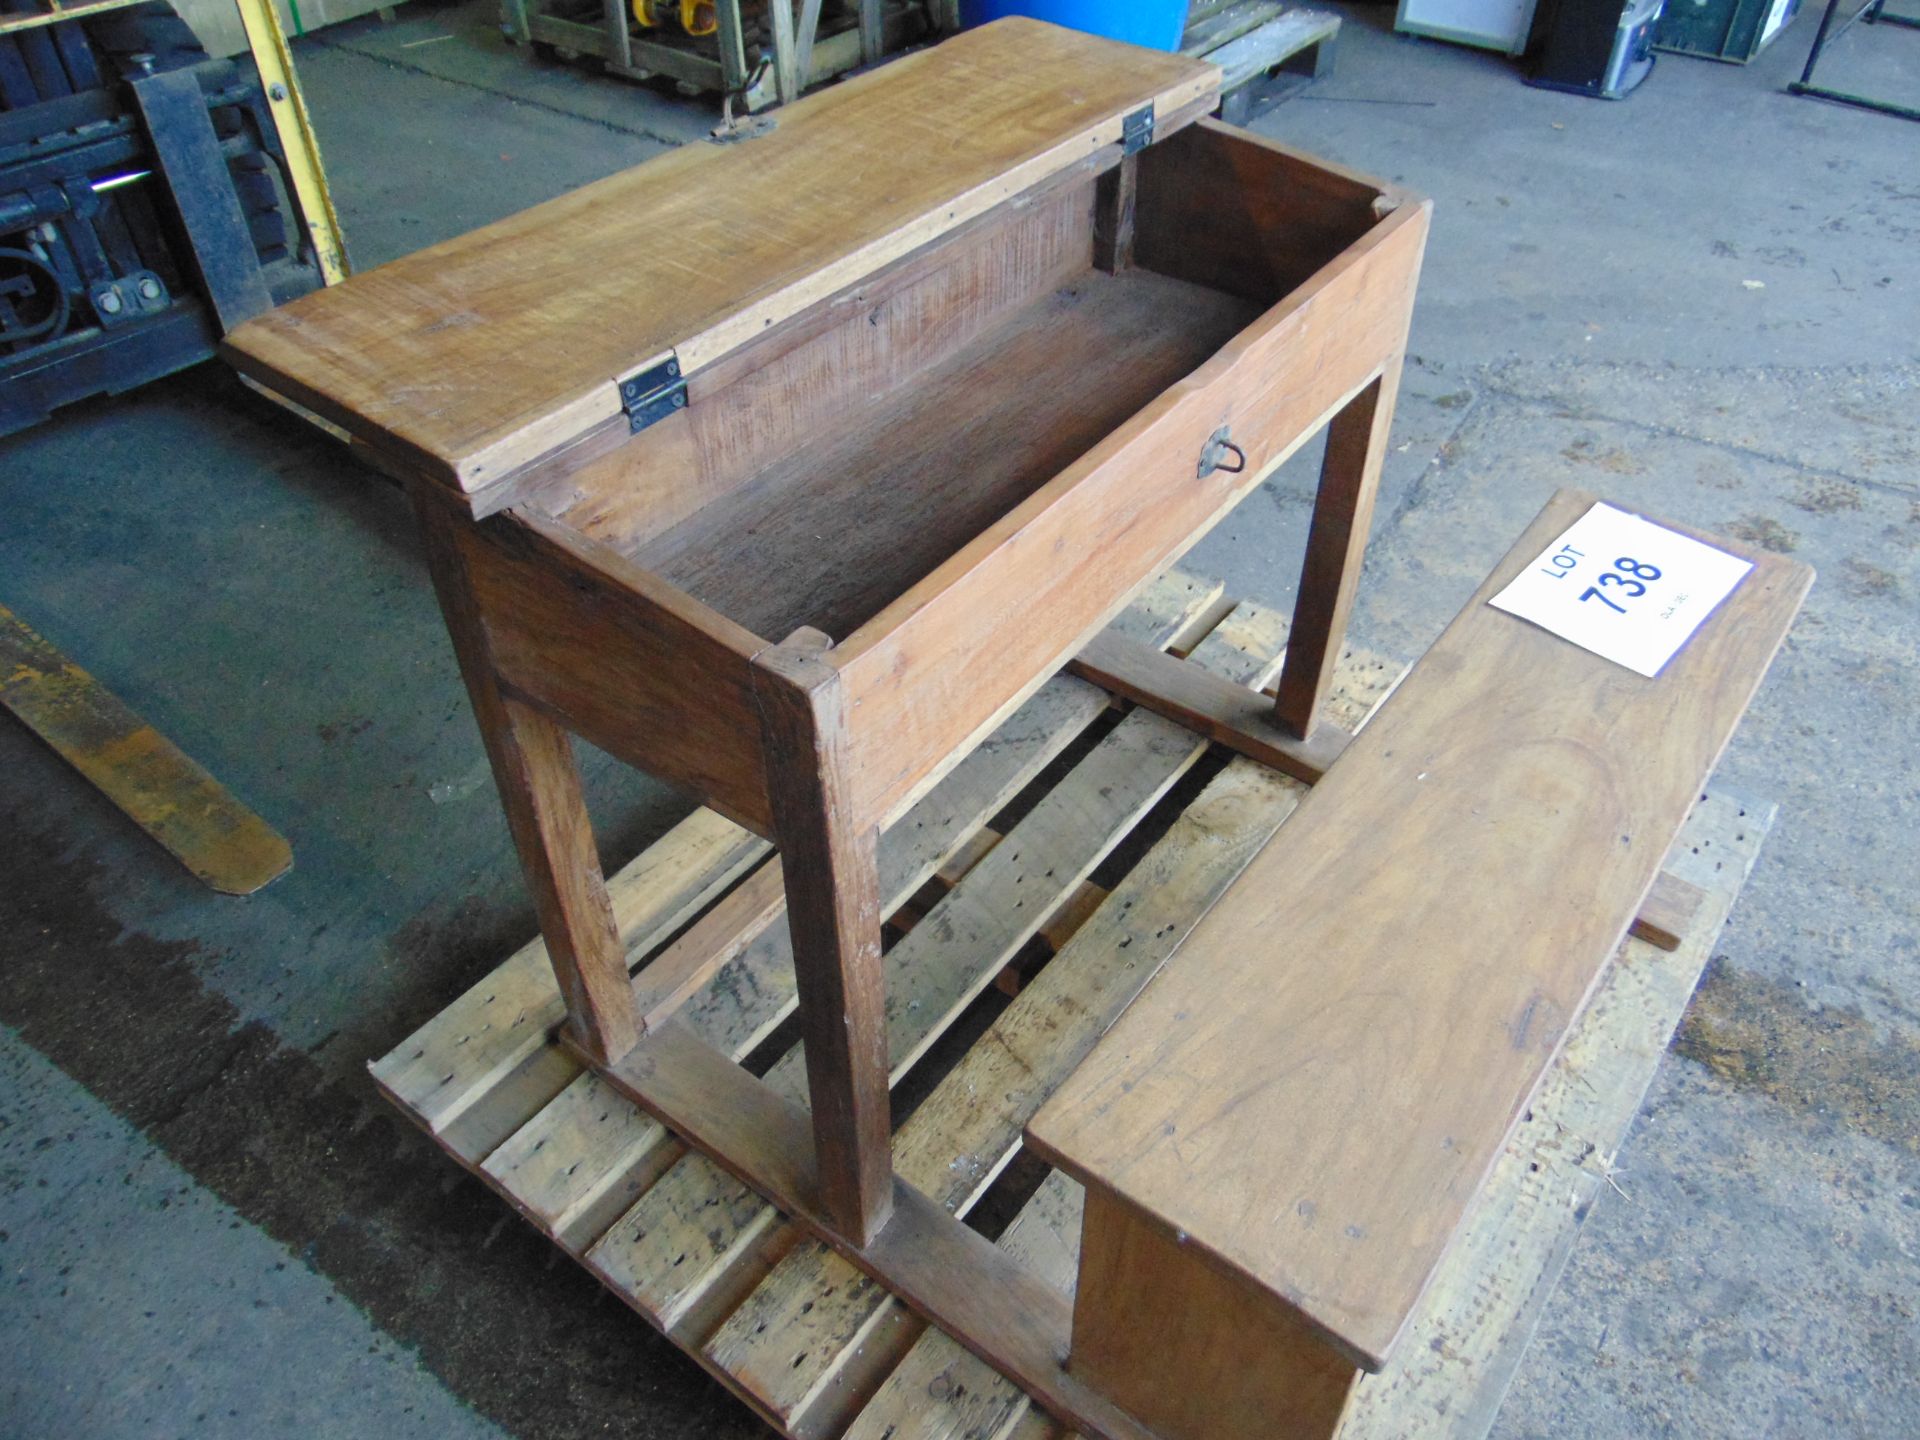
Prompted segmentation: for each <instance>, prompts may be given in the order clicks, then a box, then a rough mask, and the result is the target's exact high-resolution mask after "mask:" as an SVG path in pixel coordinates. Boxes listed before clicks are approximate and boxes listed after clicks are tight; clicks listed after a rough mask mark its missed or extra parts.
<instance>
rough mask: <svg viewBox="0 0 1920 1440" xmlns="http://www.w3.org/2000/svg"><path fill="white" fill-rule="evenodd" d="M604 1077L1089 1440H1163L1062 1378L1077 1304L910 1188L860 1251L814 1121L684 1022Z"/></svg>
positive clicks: (896, 1197) (899, 1188) (898, 1183)
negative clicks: (828, 1181) (830, 1201)
mask: <svg viewBox="0 0 1920 1440" xmlns="http://www.w3.org/2000/svg"><path fill="white" fill-rule="evenodd" d="M808 1044H809V1045H811V1044H812V1040H811V1038H809V1040H808ZM600 1073H601V1075H602V1077H603V1078H604V1079H605V1080H606V1081H607V1083H608V1084H610V1085H612V1086H613V1088H614V1089H615V1090H617V1091H619V1092H620V1093H621V1094H623V1095H625V1096H626V1097H627V1098H628V1099H629V1100H632V1101H633V1102H634V1103H635V1104H636V1105H638V1106H640V1107H641V1108H642V1109H643V1110H646V1111H647V1112H648V1113H649V1114H651V1115H653V1116H654V1117H655V1118H656V1119H658V1120H659V1121H660V1122H661V1123H662V1124H664V1125H666V1126H667V1127H668V1128H669V1129H671V1130H673V1131H674V1132H675V1133H677V1134H679V1135H681V1136H683V1137H685V1138H686V1139H687V1140H688V1141H690V1142H691V1143H692V1144H694V1145H695V1146H697V1147H698V1148H699V1149H700V1150H701V1151H702V1152H704V1153H706V1154H708V1155H711V1156H712V1157H713V1158H714V1159H715V1160H717V1161H718V1162H719V1163H720V1164H721V1165H722V1166H723V1167H724V1168H725V1169H726V1170H728V1171H729V1172H731V1173H732V1174H733V1175H735V1176H737V1177H738V1178H739V1179H740V1180H742V1181H744V1182H745V1183H746V1184H748V1185H750V1186H752V1187H753V1188H754V1189H755V1190H757V1191H759V1192H760V1193H761V1194H762V1195H765V1196H766V1197H768V1198H769V1199H770V1200H772V1201H773V1202H774V1203H775V1204H777V1205H778V1206H779V1207H780V1209H781V1210H783V1211H785V1212H786V1213H787V1214H788V1215H790V1216H792V1217H793V1218H794V1219H795V1220H797V1221H798V1222H799V1223H800V1224H801V1225H802V1226H804V1227H805V1228H806V1229H807V1231H808V1232H810V1233H811V1234H813V1235H814V1236H815V1237H816V1238H818V1239H820V1240H823V1241H825V1242H826V1243H827V1244H829V1245H831V1246H832V1247H833V1248H834V1249H835V1250H837V1251H838V1252H839V1253H840V1254H842V1255H844V1256H845V1257H846V1258H847V1259H849V1260H851V1261H852V1262H853V1264H854V1265H855V1266H857V1267H858V1268H859V1269H860V1270H861V1271H863V1272H864V1273H866V1274H868V1275H871V1276H872V1277H873V1278H874V1279H875V1280H877V1281H879V1282H880V1283H881V1284H882V1285H884V1286H886V1287H887V1289H889V1290H890V1291H892V1292H893V1293H894V1294H895V1295H897V1296H899V1297H900V1298H901V1299H902V1300H904V1301H905V1302H906V1303H907V1304H908V1305H909V1306H911V1307H912V1308H913V1309H914V1310H916V1311H918V1312H919V1313H920V1314H922V1315H924V1316H925V1317H926V1318H927V1319H929V1320H931V1321H932V1322H933V1323H934V1324H936V1325H939V1326H941V1327H942V1328H943V1329H945V1330H946V1331H947V1332H948V1333H950V1334H952V1335H953V1336H954V1337H955V1338H956V1339H959V1340H960V1341H961V1342H962V1343H963V1344H965V1345H966V1346H967V1347H968V1348H969V1349H971V1350H973V1352H974V1353H975V1354H977V1355H979V1356H980V1358H981V1359H983V1360H985V1361H986V1362H987V1363H988V1364H989V1365H992V1366H993V1367H994V1368H995V1369H997V1370H999V1371H1001V1372H1002V1373H1004V1374H1005V1375H1007V1376H1008V1377H1009V1378H1010V1379H1012V1380H1013V1381H1014V1382H1015V1383H1016V1384H1018V1385H1020V1386H1021V1387H1022V1388H1023V1389H1025V1390H1026V1391H1028V1393H1030V1394H1032V1395H1033V1396H1035V1397H1036V1398H1037V1399H1038V1400H1039V1401H1040V1403H1041V1404H1042V1405H1044V1406H1045V1407H1046V1408H1047V1409H1048V1410H1050V1411H1052V1412H1053V1413H1054V1414H1056V1415H1058V1416H1059V1417H1060V1418H1062V1419H1063V1420H1066V1421H1067V1422H1069V1423H1070V1424H1071V1425H1073V1426H1074V1427H1076V1428H1077V1429H1078V1430H1079V1431H1080V1432H1081V1433H1082V1434H1083V1435H1085V1436H1087V1437H1088V1440H1155V1437H1154V1436H1153V1435H1151V1434H1150V1433H1149V1432H1148V1431H1147V1430H1146V1429H1144V1428H1143V1427H1142V1426H1141V1425H1140V1424H1139V1423H1138V1422H1137V1421H1135V1420H1134V1419H1133V1418H1132V1417H1131V1416H1129V1415H1128V1414H1126V1412H1124V1411H1123V1410H1121V1409H1120V1408H1119V1407H1118V1406H1116V1405H1114V1404H1113V1403H1112V1402H1111V1401H1109V1400H1107V1399H1106V1398H1104V1397H1103V1396H1101V1395H1099V1394H1097V1393H1095V1392H1094V1391H1093V1389H1092V1388H1091V1387H1089V1386H1088V1385H1087V1384H1085V1383H1084V1382H1083V1381H1081V1380H1079V1379H1077V1378H1076V1377H1074V1376H1073V1375H1071V1374H1069V1373H1068V1372H1067V1370H1066V1369H1065V1368H1064V1367H1063V1366H1062V1364H1061V1362H1060V1357H1061V1356H1063V1355H1065V1354H1066V1350H1067V1342H1068V1336H1069V1333H1070V1330H1071V1325H1072V1316H1071V1312H1070V1308H1069V1305H1068V1302H1067V1299H1066V1297H1065V1296H1064V1295H1062V1294H1061V1293H1060V1292H1059V1291H1058V1290H1056V1289H1054V1288H1053V1287H1051V1286H1049V1285H1046V1284H1043V1283H1042V1282H1040V1281H1039V1280H1037V1279H1035V1278H1034V1276H1033V1275H1032V1274H1031V1272H1029V1271H1028V1270H1027V1269H1026V1267H1025V1266H1023V1265H1021V1264H1020V1263H1019V1262H1018V1261H1016V1260H1014V1259H1013V1258H1012V1257H1011V1256H1009V1255H1008V1254H1006V1253H1005V1252H1004V1251H1001V1250H999V1249H997V1248H996V1247H995V1246H994V1244H993V1243H992V1242H991V1241H990V1240H988V1239H987V1238H986V1237H985V1236H984V1235H981V1234H978V1233H977V1232H975V1231H973V1230H971V1229H969V1228H968V1227H967V1226H965V1225H963V1224H961V1223H960V1222H959V1221H957V1220H955V1219H954V1218H953V1217H952V1216H951V1215H949V1214H948V1213H947V1212H946V1210H945V1209H944V1208H943V1207H942V1206H940V1205H939V1204H938V1203H937V1202H935V1201H933V1200H930V1199H928V1198H927V1197H926V1196H925V1195H924V1194H922V1193H921V1192H920V1191H918V1190H916V1189H914V1188H913V1187H912V1186H911V1185H908V1184H907V1183H906V1182H905V1181H902V1180H897V1179H895V1178H894V1177H893V1176H892V1173H891V1172H889V1173H888V1183H889V1186H890V1187H891V1198H892V1207H891V1208H892V1217H891V1219H889V1220H888V1222H887V1223H886V1225H885V1226H883V1227H881V1228H879V1229H877V1230H876V1231H875V1233H874V1234H873V1236H872V1237H870V1239H868V1240H867V1241H866V1242H864V1243H855V1242H853V1241H851V1239H850V1238H849V1237H848V1236H847V1235H846V1233H845V1232H844V1230H843V1229H842V1228H841V1226H840V1225H839V1223H838V1221H837V1220H836V1219H835V1218H833V1217H832V1215H831V1213H830V1211H829V1210H828V1208H827V1204H826V1201H825V1198H824V1188H823V1178H822V1177H821V1175H820V1173H819V1171H818V1170H817V1168H816V1166H815V1164H814V1155H813V1147H812V1146H811V1145H810V1144H809V1143H808V1123H809V1122H808V1118H807V1114H806V1112H805V1111H804V1110H802V1109H801V1108H800V1107H799V1106H797V1105H794V1104H792V1103H791V1102H789V1101H786V1100H783V1099H782V1098H781V1097H780V1096H779V1095H777V1094H775V1093H774V1091H773V1090H771V1089H770V1088H769V1087H768V1086H767V1085H766V1084H765V1083H764V1082H763V1081H760V1080H757V1079H755V1078H754V1077H753V1076H752V1075H749V1074H748V1073H747V1072H746V1071H745V1070H743V1069H741V1068H740V1067H739V1066H738V1065H736V1064H734V1063H733V1062H732V1061H731V1060H729V1059H727V1058H726V1056H724V1055H722V1054H720V1052H719V1051H717V1050H715V1049H713V1048H712V1047H711V1046H709V1045H707V1044H706V1043H705V1042H704V1041H702V1040H700V1039H699V1037H697V1036H696V1035H694V1034H693V1033H692V1031H690V1030H689V1029H688V1028H687V1027H686V1026H685V1024H684V1023H683V1022H681V1021H679V1020H670V1021H668V1022H667V1023H666V1024H665V1025H663V1026H662V1027H661V1028H660V1029H659V1030H657V1031H655V1032H654V1033H653V1034H650V1035H648V1036H646V1037H644V1038H643V1039H642V1040H641V1041H640V1043H639V1044H638V1045H636V1046H635V1047H634V1048H633V1050H632V1051H631V1052H630V1053H629V1054H628V1055H627V1056H626V1057H625V1058H624V1059H622V1060H621V1061H620V1062H619V1063H618V1064H616V1065H613V1066H609V1067H606V1068H604V1069H603V1070H602V1071H601V1072H600Z"/></svg>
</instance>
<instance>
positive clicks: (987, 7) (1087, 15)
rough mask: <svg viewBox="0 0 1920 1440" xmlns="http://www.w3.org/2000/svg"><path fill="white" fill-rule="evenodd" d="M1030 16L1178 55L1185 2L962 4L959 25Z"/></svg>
mask: <svg viewBox="0 0 1920 1440" xmlns="http://www.w3.org/2000/svg"><path fill="white" fill-rule="evenodd" d="M1006 15H1028V16H1031V17H1032V18H1033V19H1035V20H1051V21H1052V22H1053V23H1054V24H1055V25H1065V26H1067V27H1068V28H1069V29H1073V30H1084V31H1086V32H1087V33H1088V34H1089V35H1105V36H1106V37H1107V38H1108V39H1111V40H1125V41H1128V42H1130V43H1131V44H1134V45H1145V46H1147V47H1148V48H1149V49H1153V50H1178V49H1179V48H1180V34H1181V32H1182V31H1183V30H1185V29H1186V28H1187V0H960V20H961V23H962V24H964V25H967V26H969V27H971V26H974V25H984V24H986V23H987V22H988V21H989V20H998V19H1000V18H1001V17H1003V16H1006Z"/></svg>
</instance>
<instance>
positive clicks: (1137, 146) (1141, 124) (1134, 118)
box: [1120, 105, 1153, 155]
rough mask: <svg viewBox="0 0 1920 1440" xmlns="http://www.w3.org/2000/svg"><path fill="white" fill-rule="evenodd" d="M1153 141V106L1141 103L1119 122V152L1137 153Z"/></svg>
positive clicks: (1123, 153) (1124, 153)
mask: <svg viewBox="0 0 1920 1440" xmlns="http://www.w3.org/2000/svg"><path fill="white" fill-rule="evenodd" d="M1152 143H1153V106H1151V105H1142V106H1141V107H1140V108H1139V109H1138V110H1135V111H1134V112H1133V113H1132V114H1131V115H1128V116H1127V117H1126V118H1125V119H1123V120H1122V121H1121V122H1120V153H1121V154H1122V155H1138V154H1139V153H1140V152H1141V151H1142V150H1144V149H1146V148H1147V146H1149V145H1151V144H1152Z"/></svg>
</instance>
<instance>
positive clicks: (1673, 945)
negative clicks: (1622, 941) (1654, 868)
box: [1628, 870, 1707, 952]
mask: <svg viewBox="0 0 1920 1440" xmlns="http://www.w3.org/2000/svg"><path fill="white" fill-rule="evenodd" d="M1706 902H1707V892H1706V891H1704V890H1702V889H1701V888H1700V887H1699V886H1698V885H1694V884H1690V883H1689V882H1687V881H1685V880H1682V879H1681V878H1680V877H1679V876H1678V875H1676V874H1674V873H1673V872H1672V871H1671V870H1662V871H1661V872H1660V873H1659V875H1657V876H1655V877H1654V881H1653V889H1651V890H1649V891H1648V892H1647V898H1646V899H1644V900H1642V901H1641V902H1640V914H1639V917H1638V918H1637V919H1635V920H1634V922H1633V929H1632V930H1631V931H1629V932H1628V933H1629V934H1631V935H1632V936H1633V938H1634V939H1636V940H1644V941H1646V942H1647V944H1649V945H1651V946H1653V947H1654V949H1656V950H1665V951H1668V952H1672V951H1675V950H1678V949H1679V948H1680V940H1681V937H1682V936H1684V935H1685V934H1686V933H1687V931H1688V930H1690V929H1692V928H1693V922H1694V917H1695V916H1697V915H1698V914H1699V913H1700V907H1701V906H1703V905H1705V904H1706Z"/></svg>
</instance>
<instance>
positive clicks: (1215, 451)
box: [1196, 425, 1247, 480]
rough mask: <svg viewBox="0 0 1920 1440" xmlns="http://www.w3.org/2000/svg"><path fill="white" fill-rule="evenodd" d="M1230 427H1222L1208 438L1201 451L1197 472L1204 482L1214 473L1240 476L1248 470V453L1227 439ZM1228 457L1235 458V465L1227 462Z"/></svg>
mask: <svg viewBox="0 0 1920 1440" xmlns="http://www.w3.org/2000/svg"><path fill="white" fill-rule="evenodd" d="M1227 435H1228V427H1227V426H1225V425H1222V426H1221V427H1220V428H1219V429H1218V430H1216V431H1214V432H1213V434H1211V435H1209V436H1208V437H1207V443H1206V445H1205V446H1204V447H1202V449H1201V451H1200V465H1199V468H1198V470H1197V471H1196V475H1197V477H1198V478H1199V479H1201V480H1204V479H1206V478H1207V476H1209V475H1211V474H1213V472H1214V471H1216V470H1220V471H1224V472H1225V473H1226V474H1228V475H1238V474H1239V473H1240V472H1241V471H1242V470H1244V469H1246V468H1247V452H1246V451H1244V450H1242V449H1241V448H1240V447H1239V446H1238V445H1236V444H1234V443H1233V441H1231V440H1229V439H1228V438H1227ZM1228 455H1232V456H1233V464H1231V465H1229V464H1227V462H1226V457H1227V456H1228Z"/></svg>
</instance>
